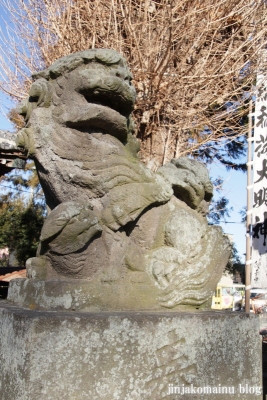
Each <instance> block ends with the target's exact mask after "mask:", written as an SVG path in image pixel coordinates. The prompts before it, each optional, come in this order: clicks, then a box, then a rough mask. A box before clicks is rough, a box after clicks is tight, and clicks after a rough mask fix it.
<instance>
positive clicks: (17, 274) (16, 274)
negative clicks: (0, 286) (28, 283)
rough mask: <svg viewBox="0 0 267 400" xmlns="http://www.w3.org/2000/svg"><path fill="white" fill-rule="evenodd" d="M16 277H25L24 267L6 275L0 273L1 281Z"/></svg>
mask: <svg viewBox="0 0 267 400" xmlns="http://www.w3.org/2000/svg"><path fill="white" fill-rule="evenodd" d="M17 278H26V269H22V270H21V271H14V272H11V273H10V274H6V275H0V281H2V282H10V281H11V280H12V279H17Z"/></svg>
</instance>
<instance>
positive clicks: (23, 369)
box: [0, 302, 262, 400]
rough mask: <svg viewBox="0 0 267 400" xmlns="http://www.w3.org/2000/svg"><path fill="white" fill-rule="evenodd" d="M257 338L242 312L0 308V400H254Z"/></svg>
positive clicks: (255, 326)
mask: <svg viewBox="0 0 267 400" xmlns="http://www.w3.org/2000/svg"><path fill="white" fill-rule="evenodd" d="M258 331H259V321H258V318H257V317H255V316H252V317H250V316H248V315H247V314H244V313H215V312H209V313H129V312H128V313H122V312H119V313H114V312H113V313H81V312H77V313H73V312H57V313H55V312H36V311H30V310H26V309H22V308H19V307H11V306H8V305H6V304H5V303H4V302H1V303H0V338H1V340H0V363H1V377H0V398H1V400H36V399H38V400H55V399H64V400H87V399H106V400H115V399H116V400H127V399H128V400H140V399H142V400H145V399H148V400H151V399H153V400H158V399H177V400H184V399H188V400H194V399H195V400H198V399H202V398H203V399H204V400H225V399H228V398H232V399H244V400H252V399H253V400H254V399H257V398H261V396H259V395H258V396H256V395H255V392H256V390H257V393H259V389H260V388H261V386H262V380H261V339H260V336H259V334H258ZM172 385H173V386H172ZM191 385H192V386H191ZM240 385H241V386H240ZM246 385H247V386H246ZM175 387H176V388H177V387H179V388H180V390H182V388H183V387H184V388H188V389H187V390H192V387H193V390H197V388H202V390H204V388H205V387H206V388H207V387H211V388H213V390H214V388H215V389H216V390H217V392H218V393H217V394H214V393H213V394H212V393H211V394H203V395H200V393H196V394H195V393H192V392H191V393H187V394H186V393H185V394H184V395H181V394H180V395H179V393H178V392H177V390H178V389H174V388H175ZM223 387H225V388H227V389H228V394H227V392H226V393H225V392H224V393H222V392H221V393H220V390H222V388H223ZM246 387H247V389H248V388H251V391H250V393H241V392H242V388H246ZM174 390H176V394H175V392H174ZM206 390H207V389H206ZM232 390H234V391H235V392H234V394H231V393H233V391H232ZM252 390H254V392H253V393H252ZM168 392H169V393H170V394H168ZM171 392H172V393H171Z"/></svg>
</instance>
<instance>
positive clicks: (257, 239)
mask: <svg viewBox="0 0 267 400" xmlns="http://www.w3.org/2000/svg"><path fill="white" fill-rule="evenodd" d="M257 78H258V79H257V87H258V93H257V97H256V102H255V119H254V121H255V123H254V156H253V160H254V162H253V177H254V183H253V213H252V224H253V225H252V254H251V259H252V276H251V286H252V287H259V288H267V83H266V78H265V76H264V75H258V77H257Z"/></svg>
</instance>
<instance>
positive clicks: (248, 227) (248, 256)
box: [245, 101, 252, 313]
mask: <svg viewBox="0 0 267 400" xmlns="http://www.w3.org/2000/svg"><path fill="white" fill-rule="evenodd" d="M251 138H252V101H250V103H249V122H248V153H247V220H246V289H245V312H247V313H249V312H250V288H251V267H250V266H251V224H252V212H251V211H252V201H251V197H252V192H251V190H252V188H251V185H252V173H251V170H252V168H251V160H252V144H251V143H252V140H251Z"/></svg>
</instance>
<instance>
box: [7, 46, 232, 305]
mask: <svg viewBox="0 0 267 400" xmlns="http://www.w3.org/2000/svg"><path fill="white" fill-rule="evenodd" d="M131 79H132V77H131V73H130V71H129V69H128V67H127V65H126V62H125V59H124V58H123V57H121V55H120V54H118V53H117V52H115V51H114V50H105V49H93V50H86V51H83V52H80V53H77V54H74V55H71V56H67V57H64V58H62V59H60V60H58V61H56V62H55V63H54V64H53V65H52V66H51V67H49V68H48V69H46V70H45V71H42V72H40V73H38V74H36V75H35V82H34V83H33V85H32V87H31V89H30V93H29V98H28V99H27V101H26V102H24V103H23V104H22V105H21V107H20V113H21V114H22V115H24V117H25V121H26V127H25V128H24V129H22V130H21V131H20V132H19V135H18V141H17V142H18V144H19V145H20V146H21V147H23V148H24V149H25V150H27V152H28V155H29V157H32V158H33V159H34V160H35V162H36V166H37V171H38V174H39V177H40V181H41V184H42V186H43V189H44V193H45V196H46V200H47V204H48V206H49V208H50V209H51V210H52V211H51V213H50V215H49V216H48V218H47V221H46V222H45V225H44V227H43V230H42V233H41V245H40V247H39V250H38V254H37V257H36V258H35V259H32V260H29V261H28V278H29V279H39V280H40V279H46V280H47V281H51V282H52V283H51V285H52V286H53V281H54V280H56V281H57V282H58V285H62V281H64V280H66V279H67V280H68V284H70V283H71V280H73V281H74V282H72V283H73V285H74V286H73V288H75V285H78V286H79V284H78V283H75V281H78V280H81V279H85V280H86V281H87V282H88V288H89V287H90V288H91V289H92V290H93V294H95V292H96V290H94V289H93V288H97V290H99V288H101V284H102V283H103V282H106V283H108V284H109V285H110V286H111V287H113V291H112V290H111V292H112V293H113V294H112V297H114V299H113V298H112V299H111V300H110V303H112V304H117V306H116V309H125V307H126V306H125V304H127V307H126V308H127V309H135V303H136V302H135V298H136V295H137V293H140V288H138V285H139V283H140V282H143V283H144V285H145V287H146V294H145V296H142V297H143V298H146V301H145V303H144V305H143V306H142V307H141V308H142V309H146V308H147V307H152V309H161V308H162V307H163V308H164V307H167V308H169V309H175V307H177V306H178V307H180V306H181V305H182V306H185V305H186V306H192V307H199V306H201V305H203V304H204V303H205V302H206V301H207V300H208V299H209V298H210V297H211V294H212V292H213V290H214V289H215V286H216V283H217V281H218V280H219V278H220V276H221V274H222V270H223V268H224V267H225V265H226V263H227V259H228V255H229V251H230V246H229V242H228V239H227V238H226V237H225V236H223V235H222V233H221V231H220V229H219V228H215V227H210V226H208V224H207V221H206V218H205V213H206V210H207V206H208V203H209V201H210V199H211V197H212V185H211V182H210V179H209V177H208V173H207V170H206V168H205V166H204V165H203V164H200V163H198V162H196V161H194V160H188V159H186V158H184V157H182V158H180V159H177V160H172V162H171V163H170V164H168V165H166V166H163V167H162V168H160V170H159V171H158V173H153V172H152V171H150V170H149V169H148V168H146V166H145V165H143V164H142V163H140V162H139V160H138V157H137V152H138V148H139V147H138V142H137V140H136V139H135V138H134V136H133V134H132V133H133V129H134V127H133V122H132V118H131V112H132V110H133V108H134V102H135V90H134V88H133V86H132V83H131ZM16 285H17V284H16ZM21 285H22V287H21V289H20V290H18V287H17V286H16V290H12V288H11V293H10V296H9V299H10V300H12V301H14V302H18V303H19V304H20V303H21V299H22V298H23V297H25V296H24V294H23V293H24V290H25V287H26V286H27V287H28V288H30V287H37V286H38V285H39V284H37V283H36V285H35V283H34V282H33V283H28V284H24V283H23V284H22V283H21ZM49 285H50V284H49V283H48V284H44V285H43V287H46V288H47V287H49ZM78 286H77V288H78ZM124 286H126V289H124ZM91 289H90V290H91ZM77 290H78V289H77ZM125 291H126V292H127V293H129V295H128V296H126V298H127V301H124V300H123V296H122V293H124V292H125ZM15 292H16V293H17V295H18V293H20V294H19V295H18V296H19V298H16V296H15ZM33 292H34V291H32V293H33ZM45 292H46V290H45ZM103 292H105V291H103ZM101 293H102V290H101V289H100V294H101ZM32 295H33V294H32ZM96 297H97V298H99V297H101V296H99V295H98V296H96ZM117 298H119V299H121V300H120V303H118V301H117ZM103 299H104V297H103V298H102V300H101V299H100V304H101V307H102V303H103ZM32 303H33V304H34V303H36V304H39V300H37V298H36V296H35V295H34V298H33V299H32ZM106 306H107V309H108V308H109V305H108V304H107V305H106ZM138 309H139V308H138Z"/></svg>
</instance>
